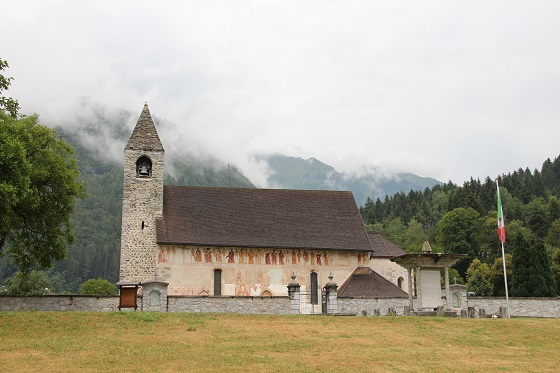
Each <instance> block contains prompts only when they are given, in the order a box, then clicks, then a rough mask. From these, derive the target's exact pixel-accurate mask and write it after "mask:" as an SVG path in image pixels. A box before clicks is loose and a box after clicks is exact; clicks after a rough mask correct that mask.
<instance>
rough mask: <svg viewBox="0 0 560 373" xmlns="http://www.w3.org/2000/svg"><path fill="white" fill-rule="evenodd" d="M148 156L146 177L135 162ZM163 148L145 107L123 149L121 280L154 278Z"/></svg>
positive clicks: (161, 209) (161, 189) (159, 214)
mask: <svg viewBox="0 0 560 373" xmlns="http://www.w3.org/2000/svg"><path fill="white" fill-rule="evenodd" d="M141 157H147V158H148V159H149V160H150V162H151V170H150V175H149V176H139V175H138V170H137V162H138V160H139V159H140V158H141ZM163 177H164V149H163V146H162V145H161V142H160V141H159V137H158V135H157V131H156V129H155V126H154V123H153V121H152V118H151V116H150V112H149V110H148V106H147V105H144V110H142V114H141V115H140V118H139V119H138V123H137V124H136V127H135V128H134V131H133V133H132V135H131V137H130V140H129V142H128V144H127V146H126V148H125V150H124V183H123V213H122V235H121V265H120V281H139V282H142V281H148V280H154V276H155V267H156V257H157V254H156V252H157V244H156V219H157V218H159V217H161V216H162V213H163Z"/></svg>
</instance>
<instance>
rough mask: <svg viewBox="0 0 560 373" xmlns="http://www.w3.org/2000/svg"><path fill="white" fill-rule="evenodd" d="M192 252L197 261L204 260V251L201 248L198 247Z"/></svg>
mask: <svg viewBox="0 0 560 373" xmlns="http://www.w3.org/2000/svg"><path fill="white" fill-rule="evenodd" d="M191 253H192V256H193V258H194V261H195V262H197V263H200V262H202V253H201V252H200V249H196V251H194V250H191Z"/></svg>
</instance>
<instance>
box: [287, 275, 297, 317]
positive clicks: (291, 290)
mask: <svg viewBox="0 0 560 373" xmlns="http://www.w3.org/2000/svg"><path fill="white" fill-rule="evenodd" d="M288 298H289V299H290V313H291V314H294V315H297V314H299V313H300V310H299V309H300V304H299V302H300V300H299V298H300V285H299V283H297V282H296V275H295V273H292V282H290V284H289V285H288Z"/></svg>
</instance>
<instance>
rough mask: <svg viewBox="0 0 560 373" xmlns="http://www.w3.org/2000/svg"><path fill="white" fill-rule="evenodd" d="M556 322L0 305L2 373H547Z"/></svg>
mask: <svg viewBox="0 0 560 373" xmlns="http://www.w3.org/2000/svg"><path fill="white" fill-rule="evenodd" d="M559 370H560V320H558V319H510V320H503V319H451V318H429V317H332V316H273V315H256V316H255V315H232V314H192V313H176V314H170V313H167V314H157V313H141V312H138V313H135V312H114V313H91V312H84V313H81V312H66V313H63V312H21V313H12V312H0V371H1V372H33V371H37V372H39V371H40V372H55V371H57V372H63V371H64V372H78V371H91V372H97V371H102V372H117V371H119V372H122V371H134V372H160V371H169V372H172V371H176V372H181V371H197V372H201V371H211V372H216V371H227V372H262V371H273V372H284V371H286V372H313V371H329V372H350V371H352V372H363V371H395V372H444V371H445V372H450V371H457V372H469V371H472V372H483V371H484V372H494V371H520V372H545V371H550V372H552V371H559Z"/></svg>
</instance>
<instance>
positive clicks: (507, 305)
mask: <svg viewBox="0 0 560 373" xmlns="http://www.w3.org/2000/svg"><path fill="white" fill-rule="evenodd" d="M502 263H503V264H504V285H505V287H506V318H508V319H509V294H508V283H507V272H506V256H505V254H504V243H503V242H502Z"/></svg>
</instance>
